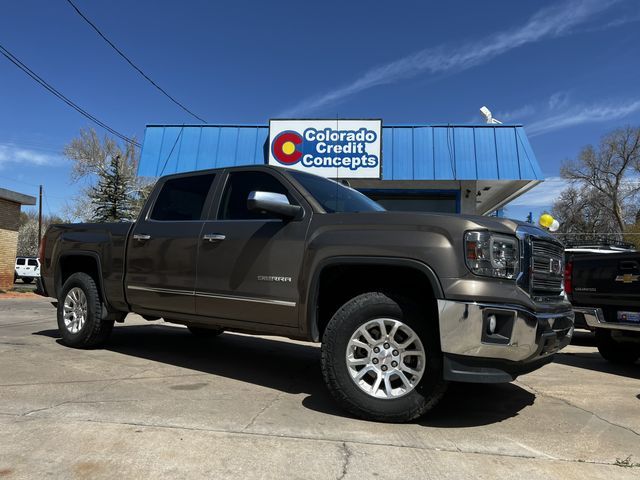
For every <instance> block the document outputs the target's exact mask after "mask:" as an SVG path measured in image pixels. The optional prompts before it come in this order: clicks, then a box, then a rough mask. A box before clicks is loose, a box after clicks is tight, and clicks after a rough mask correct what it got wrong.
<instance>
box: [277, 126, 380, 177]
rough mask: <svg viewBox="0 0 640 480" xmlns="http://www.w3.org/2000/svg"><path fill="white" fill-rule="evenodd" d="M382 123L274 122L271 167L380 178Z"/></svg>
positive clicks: (340, 175) (326, 174) (339, 175)
mask: <svg viewBox="0 0 640 480" xmlns="http://www.w3.org/2000/svg"><path fill="white" fill-rule="evenodd" d="M381 134H382V120H271V121H270V122H269V165H277V166H280V167H289V168H293V169H295V170H301V171H303V172H309V173H314V174H316V175H321V176H323V177H329V178H380V172H381V170H380V163H381V160H382V158H381V138H380V137H381Z"/></svg>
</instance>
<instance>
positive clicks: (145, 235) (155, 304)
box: [125, 173, 215, 314]
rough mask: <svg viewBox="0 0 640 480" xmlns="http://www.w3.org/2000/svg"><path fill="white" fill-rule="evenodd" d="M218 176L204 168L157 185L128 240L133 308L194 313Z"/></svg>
mask: <svg viewBox="0 0 640 480" xmlns="http://www.w3.org/2000/svg"><path fill="white" fill-rule="evenodd" d="M214 181H215V174H214V173H209V174H201V173H199V174H190V175H184V176H178V177H170V178H169V179H167V180H166V181H164V182H163V184H162V185H160V186H158V187H156V189H155V191H154V195H155V197H153V198H150V202H149V203H150V205H148V206H147V207H145V211H143V212H142V215H141V217H140V220H139V221H138V222H136V224H135V226H134V228H133V231H132V232H131V235H130V236H129V239H128V243H127V261H126V265H127V268H126V272H127V274H126V277H125V278H126V280H125V286H126V292H127V300H128V302H129V303H130V304H131V305H132V307H133V309H134V310H135V309H136V308H138V309H143V310H153V311H160V312H177V313H191V314H192V313H194V312H195V300H194V292H195V282H196V259H197V254H198V247H199V245H200V242H199V238H200V234H201V230H202V226H203V224H204V220H203V216H204V214H205V212H207V211H208V209H209V208H208V207H209V203H210V202H211V198H212V191H213V184H214Z"/></svg>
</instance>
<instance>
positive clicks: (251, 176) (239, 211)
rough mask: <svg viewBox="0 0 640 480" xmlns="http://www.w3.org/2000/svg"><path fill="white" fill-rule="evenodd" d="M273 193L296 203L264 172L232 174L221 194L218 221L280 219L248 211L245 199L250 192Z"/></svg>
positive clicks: (273, 178) (267, 214) (279, 184)
mask: <svg viewBox="0 0 640 480" xmlns="http://www.w3.org/2000/svg"><path fill="white" fill-rule="evenodd" d="M257 191H260V192H273V193H282V194H283V195H286V196H287V198H288V199H289V202H290V203H292V204H294V203H296V202H295V200H294V199H293V197H292V196H291V195H290V194H289V192H288V191H287V189H286V188H285V186H284V185H282V183H280V182H279V181H278V180H277V179H276V178H275V177H273V176H271V175H269V174H268V173H265V172H232V173H230V174H229V178H228V180H227V184H226V185H225V187H224V193H223V194H222V202H221V203H220V211H219V212H218V218H219V219H220V220H261V219H269V218H280V217H278V216H275V215H272V214H270V213H267V212H257V211H249V209H248V208H247V199H248V198H249V193H251V192H257Z"/></svg>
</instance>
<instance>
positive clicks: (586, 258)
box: [571, 252, 640, 321]
mask: <svg viewBox="0 0 640 480" xmlns="http://www.w3.org/2000/svg"><path fill="white" fill-rule="evenodd" d="M572 284H573V295H572V298H571V303H573V304H574V305H576V306H593V307H602V308H603V310H605V314H607V311H608V312H609V315H611V316H615V315H616V311H635V312H640V252H627V253H615V254H606V255H602V254H594V255H580V256H575V257H574V258H573V274H572ZM609 315H607V316H609ZM608 321H615V318H608Z"/></svg>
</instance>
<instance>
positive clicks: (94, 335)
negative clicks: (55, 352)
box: [58, 273, 114, 348]
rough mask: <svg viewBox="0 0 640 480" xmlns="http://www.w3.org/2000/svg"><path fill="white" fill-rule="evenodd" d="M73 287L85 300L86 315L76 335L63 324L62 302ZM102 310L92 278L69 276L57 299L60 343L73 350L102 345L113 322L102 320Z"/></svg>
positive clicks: (85, 275)
mask: <svg viewBox="0 0 640 480" xmlns="http://www.w3.org/2000/svg"><path fill="white" fill-rule="evenodd" d="M75 287H78V288H80V289H81V290H82V292H83V293H84V295H85V297H86V299H87V315H86V319H85V322H84V325H83V326H82V328H81V329H80V330H79V331H78V332H77V333H72V332H71V331H69V330H68V329H67V327H66V326H65V323H64V302H65V298H66V297H67V294H68V293H69V291H70V290H71V289H72V288H75ZM102 308H103V307H102V301H101V300H100V295H99V294H98V287H97V286H96V282H95V281H94V280H93V278H91V277H90V276H89V275H87V274H86V273H74V274H73V275H71V276H70V277H69V278H68V279H67V281H66V282H64V286H63V287H62V290H61V292H60V296H59V297H58V330H59V331H60V336H61V337H62V342H63V343H64V344H65V345H66V346H68V347H73V348H92V347H96V346H98V345H100V344H102V343H104V342H105V341H106V340H107V338H108V337H109V335H110V334H111V330H113V323H114V321H113V320H102V313H103V312H102Z"/></svg>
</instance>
